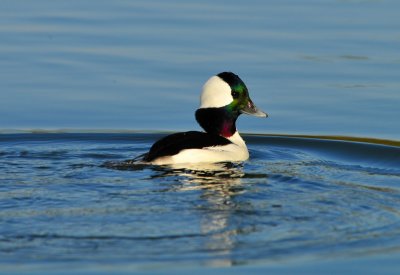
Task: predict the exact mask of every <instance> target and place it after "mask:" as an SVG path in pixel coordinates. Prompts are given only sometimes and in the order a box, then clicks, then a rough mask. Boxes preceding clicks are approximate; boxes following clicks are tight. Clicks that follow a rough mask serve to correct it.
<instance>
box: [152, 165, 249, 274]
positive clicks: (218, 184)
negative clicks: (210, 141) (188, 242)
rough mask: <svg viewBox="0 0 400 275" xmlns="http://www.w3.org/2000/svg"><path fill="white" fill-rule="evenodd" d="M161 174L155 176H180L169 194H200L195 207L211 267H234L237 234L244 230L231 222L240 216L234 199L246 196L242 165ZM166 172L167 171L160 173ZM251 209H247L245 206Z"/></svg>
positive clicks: (175, 167) (183, 167) (177, 169)
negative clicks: (244, 194) (198, 214)
mask: <svg viewBox="0 0 400 275" xmlns="http://www.w3.org/2000/svg"><path fill="white" fill-rule="evenodd" d="M154 168H155V169H157V171H159V172H161V173H159V174H157V175H155V177H157V178H164V177H177V178H176V181H177V184H172V185H171V186H170V187H171V189H172V190H171V189H169V191H175V192H190V191H200V192H201V193H200V196H199V201H200V205H196V208H197V209H198V210H199V213H200V215H201V217H200V229H199V230H200V232H201V235H203V236H206V238H205V240H206V241H205V242H204V249H205V250H207V251H209V253H210V254H211V256H212V257H211V258H212V260H210V261H208V262H207V263H206V264H207V265H210V266H231V265H233V264H234V260H233V259H232V251H233V250H235V246H236V235H238V234H241V231H242V230H239V228H237V225H236V226H235V225H234V224H236V223H235V222H233V223H232V222H231V219H232V217H233V216H235V217H237V216H238V214H237V212H238V211H239V212H240V208H241V205H238V203H237V202H236V201H235V197H236V196H238V195H240V194H242V193H244V192H245V188H244V187H243V186H242V178H243V177H244V176H245V173H244V172H243V164H242V163H231V162H224V163H203V164H191V165H189V166H188V165H187V164H185V165H181V166H180V165H178V164H174V165H171V166H168V168H167V167H165V166H164V167H163V168H161V169H160V167H159V166H158V167H157V166H155V167H154ZM161 170H164V171H161ZM246 208H248V207H246Z"/></svg>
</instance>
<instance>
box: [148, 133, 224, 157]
mask: <svg viewBox="0 0 400 275" xmlns="http://www.w3.org/2000/svg"><path fill="white" fill-rule="evenodd" d="M230 143H231V142H230V141H229V140H228V139H226V138H224V137H221V136H219V135H216V134H209V133H203V132H197V131H189V132H183V133H176V134H172V135H169V136H166V137H164V138H162V139H160V140H159V141H157V142H156V143H154V144H153V146H151V148H150V151H149V152H148V153H147V154H146V155H145V156H144V157H143V160H144V161H153V160H154V159H156V158H159V157H165V156H172V155H176V154H178V153H179V152H180V151H182V150H184V149H201V148H204V147H211V146H218V145H227V144H230Z"/></svg>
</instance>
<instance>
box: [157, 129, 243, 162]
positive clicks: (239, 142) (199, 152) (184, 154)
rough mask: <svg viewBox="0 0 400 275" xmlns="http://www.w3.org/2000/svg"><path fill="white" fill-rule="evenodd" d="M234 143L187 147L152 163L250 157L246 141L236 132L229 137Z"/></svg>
mask: <svg viewBox="0 0 400 275" xmlns="http://www.w3.org/2000/svg"><path fill="white" fill-rule="evenodd" d="M229 140H230V141H231V142H233V143H232V144H228V145H223V146H211V147H205V148H203V149H186V150H182V151H181V152H179V153H178V154H176V155H173V156H165V157H160V158H157V159H155V160H153V161H152V162H151V163H152V164H156V165H167V164H177V163H202V162H203V163H206V162H208V163H213V162H223V161H245V160H247V159H248V158H249V151H248V150H247V146H246V143H245V142H244V140H243V139H242V137H241V136H240V135H239V133H238V132H236V133H235V134H234V135H233V136H231V137H230V138H229Z"/></svg>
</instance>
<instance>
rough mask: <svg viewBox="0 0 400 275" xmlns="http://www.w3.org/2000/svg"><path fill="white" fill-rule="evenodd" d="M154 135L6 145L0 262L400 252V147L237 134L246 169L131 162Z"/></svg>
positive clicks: (267, 259) (279, 258)
mask: <svg viewBox="0 0 400 275" xmlns="http://www.w3.org/2000/svg"><path fill="white" fill-rule="evenodd" d="M160 136H161V134H11V135H1V136H0V155H1V158H0V169H1V171H2V173H1V175H0V182H1V185H0V208H1V211H0V221H1V224H2V226H1V227H0V263H2V264H4V265H6V266H9V265H11V266H13V267H14V268H15V266H18V264H21V263H24V264H33V265H34V266H42V265H44V266H46V264H65V263H69V264H72V265H73V266H75V267H76V266H80V265H83V266H84V265H93V266H94V270H98V271H99V270H101V269H96V268H95V267H96V266H97V264H98V265H99V266H104V265H105V266H108V267H110V266H113V265H115V266H118V268H117V270H118V269H124V268H127V267H132V266H133V267H135V268H150V267H153V268H154V266H161V267H163V268H165V267H166V266H175V268H176V266H177V265H180V266H186V265H192V266H204V265H206V266H231V265H245V266H246V265H249V264H255V263H262V264H268V263H269V264H271V263H275V262H283V263H287V264H290V263H291V262H293V261H298V259H304V258H305V259H308V260H307V261H315V262H319V261H321V260H326V259H330V260H332V259H343V258H346V257H350V256H351V257H357V256H365V255H383V254H389V255H390V254H391V253H393V252H396V251H399V250H400V212H399V208H398V205H399V203H400V149H399V148H398V147H391V146H384V145H373V144H367V143H356V142H348V141H331V140H320V139H310V138H294V137H279V136H275V137H272V136H245V139H246V140H247V142H248V145H249V149H250V152H251V159H250V160H249V161H247V162H245V163H223V164H215V165H205V166H192V167H156V166H138V165H136V166H135V165H126V164H125V162H124V161H126V160H128V159H132V158H133V157H135V156H137V155H138V154H141V153H143V152H146V150H147V149H148V148H149V147H150V146H151V144H152V142H153V141H154V140H156V139H158V138H159V137H160ZM98 268H100V267H98Z"/></svg>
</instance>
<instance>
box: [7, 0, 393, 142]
mask: <svg viewBox="0 0 400 275" xmlns="http://www.w3.org/2000/svg"><path fill="white" fill-rule="evenodd" d="M399 9H400V2H399V1H396V0H386V1H373V0H372V1H371V0H367V1H363V0H354V1H352V0H349V1H344V0H343V1H342V0H337V1H336V0H328V1H312V0H307V1H301V2H300V1H294V0H293V1H281V0H279V1H278V0H276V1H268V2H265V1H257V0H252V1H245V2H235V3H232V2H231V1H202V2H201V3H197V2H188V1H177V0H174V1H168V3H166V2H165V1H151V3H149V1H119V0H117V1H90V0H86V1H73V2H71V1H50V0H38V1H17V2H16V1H12V0H4V1H1V3H0V41H1V43H0V60H1V62H0V72H1V73H0V128H1V129H32V128H41V129H60V128H68V129H71V128H72V129H77V128H78V129H133V130H156V131H159V130H166V131H173V130H190V129H194V130H195V129H196V127H197V126H196V123H195V121H194V116H193V113H194V110H195V109H196V108H197V107H198V104H199V99H198V97H199V92H200V89H201V86H202V85H203V83H204V82H205V81H206V80H207V79H208V78H209V77H210V76H212V75H214V74H216V73H219V72H222V71H225V70H231V71H233V72H236V73H237V74H238V75H239V76H241V78H242V79H243V80H244V82H245V83H246V84H247V86H248V88H249V89H250V93H251V95H252V98H253V99H254V102H255V103H256V104H257V105H258V106H259V107H260V108H261V109H263V110H265V111H266V112H267V113H269V114H270V117H269V119H268V121H264V120H257V119H253V118H241V123H240V124H239V128H240V129H241V130H242V131H246V132H251V133H254V132H258V133H283V134H288V133H294V134H298V133H301V134H316V135H321V134H328V135H348V136H367V137H376V138H389V139H400V132H399V130H398V129H399V122H398V119H397V118H398V117H400V110H399V108H398V106H400V96H399V89H400V82H399V75H400V53H399V51H398V49H399V48H400V36H399V33H398V30H399V29H400V19H399V16H398V10H399ZM155 99H157V100H155Z"/></svg>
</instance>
